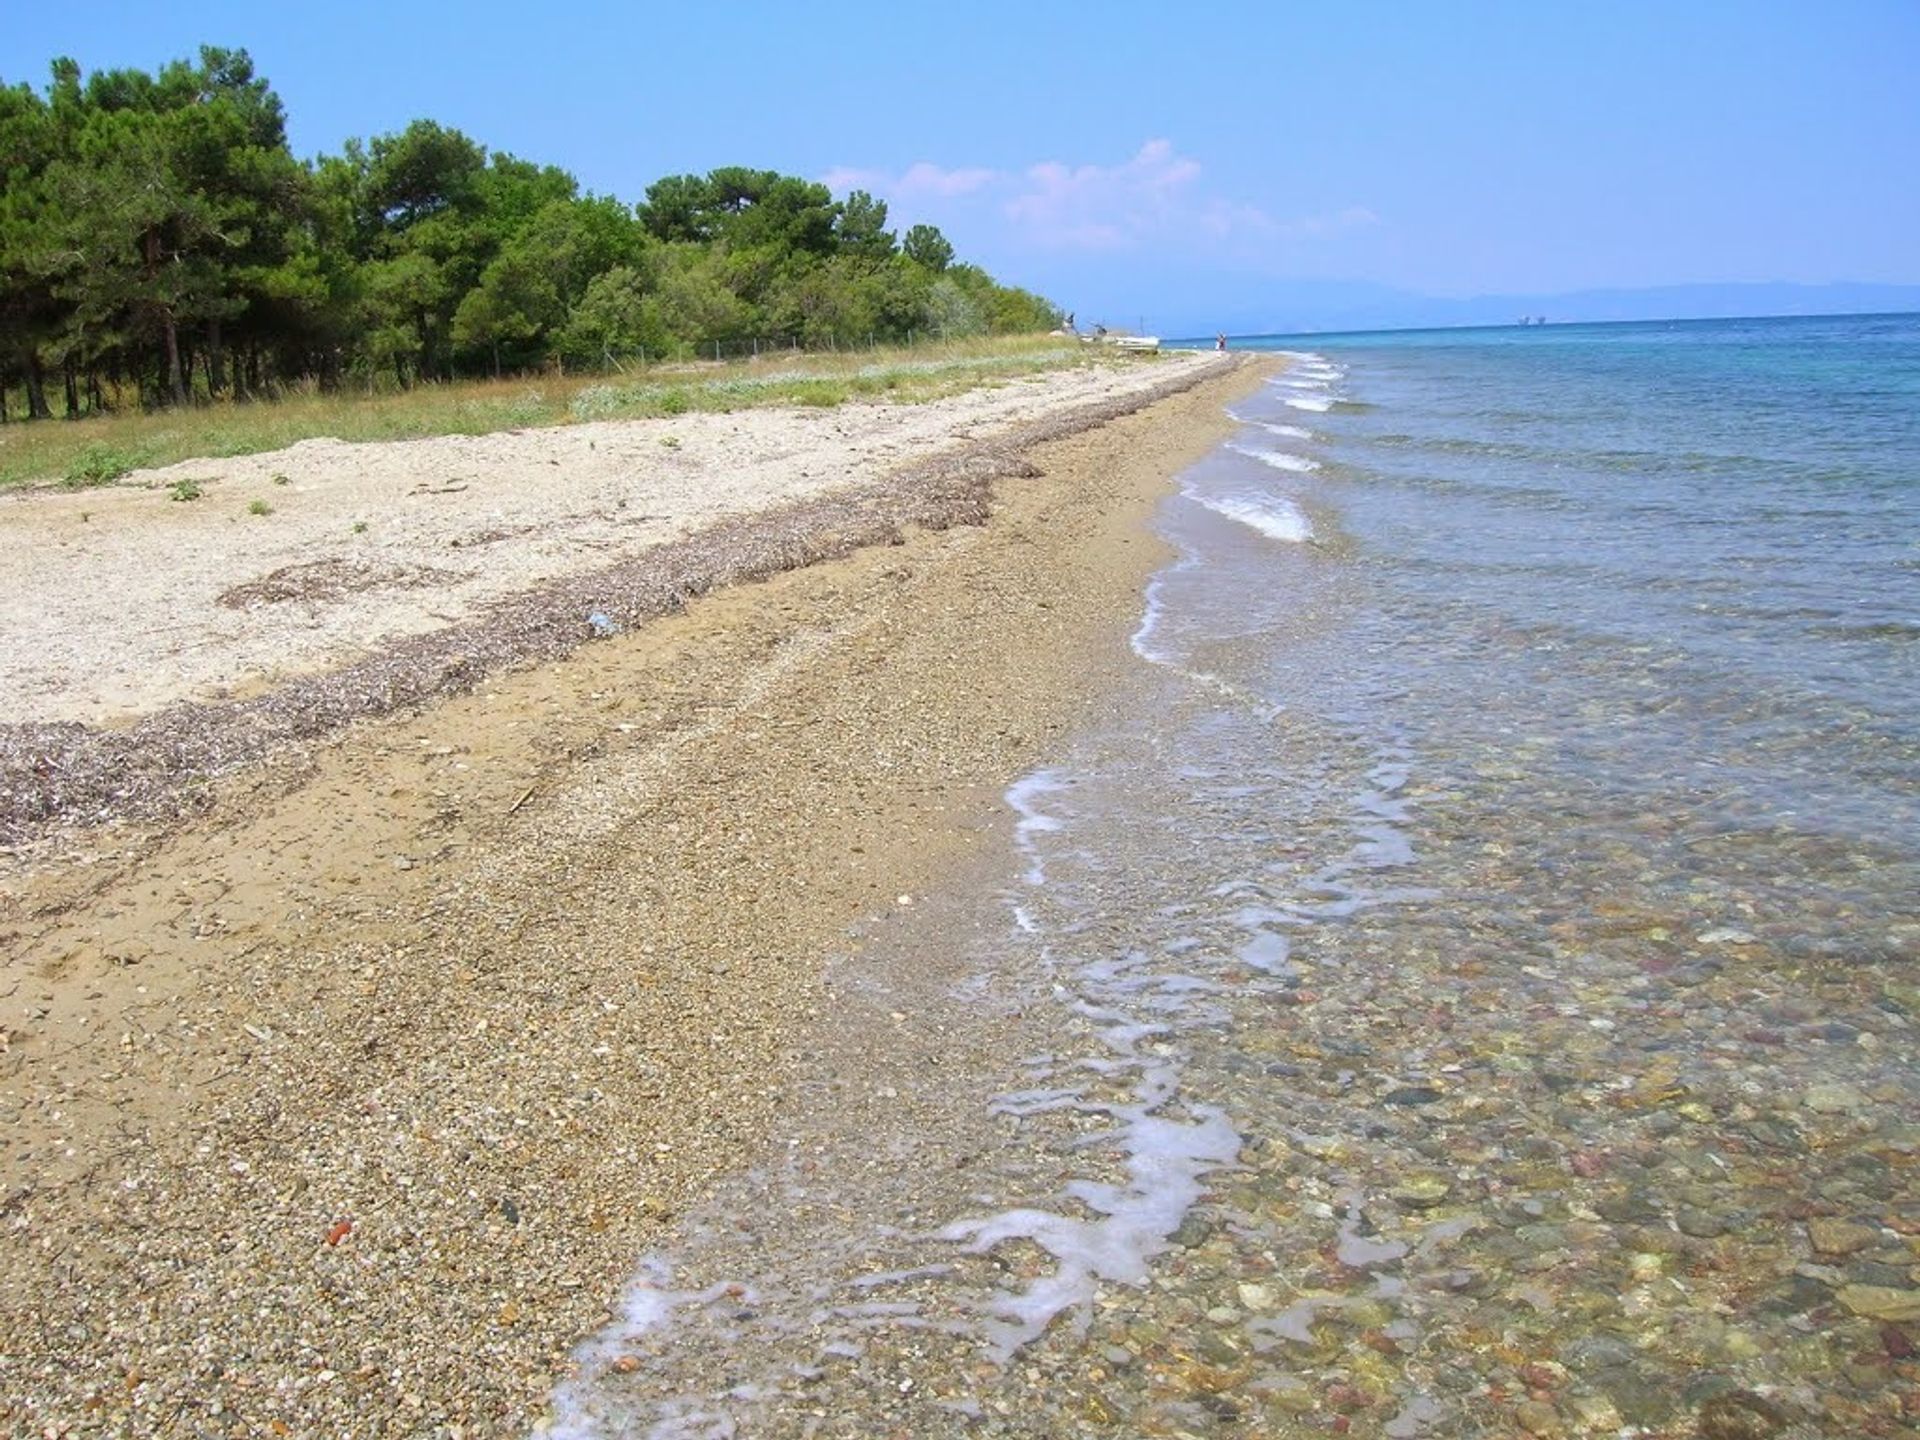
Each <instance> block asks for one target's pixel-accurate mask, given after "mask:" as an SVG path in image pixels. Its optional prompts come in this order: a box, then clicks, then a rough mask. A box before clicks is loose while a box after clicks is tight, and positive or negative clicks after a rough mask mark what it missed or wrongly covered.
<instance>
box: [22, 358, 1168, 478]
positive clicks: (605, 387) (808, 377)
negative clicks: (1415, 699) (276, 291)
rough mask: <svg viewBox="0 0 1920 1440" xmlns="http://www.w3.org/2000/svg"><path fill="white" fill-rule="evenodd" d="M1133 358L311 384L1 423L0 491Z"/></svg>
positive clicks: (791, 362) (897, 398) (910, 392)
mask: <svg viewBox="0 0 1920 1440" xmlns="http://www.w3.org/2000/svg"><path fill="white" fill-rule="evenodd" d="M1139 358H1140V357H1137V356H1126V355H1121V354H1118V353H1117V352H1115V351H1113V350H1111V349H1108V348H1106V347H1099V346H1089V345H1081V344H1078V343H1076V342H1075V341H1073V340H1070V339H1062V338H1059V337H1045V336H1031V337H1025V336H1023V337H1010V338H996V339H979V340H966V341H954V342H951V343H947V344H932V345H929V344H921V345H916V346H914V347H913V348H911V349H907V348H904V347H902V348H898V349H878V350H868V351H859V352H844V353H841V354H837V355H822V354H793V353H790V352H775V353H772V354H770V355H767V356H763V357H761V358H759V359H753V360H740V361H727V362H721V363H714V362H696V363H688V364H678V365H653V366H648V367H646V368H645V369H644V370H640V369H635V370H633V371H631V372H629V373H624V374H619V373H616V374H597V375H577V376H576V375H557V374H556V375H539V376H533V377H522V378H518V379H511V380H473V381H454V382H448V383H444V384H428V385H419V386H415V387H414V388H413V389H410V390H404V391H403V390H392V391H372V392H369V391H367V390H365V389H342V390H334V391H324V392H323V391H321V390H320V389H319V388H318V387H314V388H312V389H307V390H301V391H296V392H295V393H292V394H290V395H287V396H285V397H284V398H280V399H275V400H268V401H221V402H216V403H213V404H203V405H196V406H192V407H190V408H185V409H177V410H162V411H152V412H139V411H127V412H123V413H118V414H111V415H102V416H96V417H88V418H86V419H82V420H78V421H73V422H68V421H64V420H41V421H34V422H31V423H15V424H9V425H4V426H0V489H8V488H16V487H21V486H29V485H61V486H67V487H73V488H80V487H84V486H89V485H106V484H111V483H113V482H114V481H115V480H117V479H119V478H120V477H121V476H123V475H126V474H127V473H129V472H130V471H133V470H140V469H148V468H151V467H154V466H159V465H170V464H173V463H175V462H176V461H180V460H188V459H196V458H220V457H224V456H231V455H252V454H258V453H260V452H262V451H266V450H278V449H280V448H282V447H284V446H287V445H291V444H294V443H295V442H296V441H300V440H308V439H313V438H315V437H320V436H326V437H330V438H333V439H338V440H414V439H420V438H423V437H426V436H432V435H484V434H490V433H492V432H495V431H501V430H521V429H532V428H536V427H540V426H547V425H568V424H576V423H579V422H582V421H591V420H622V419H644V418H652V417H659V416H671V415H683V414H688V413H690V412H694V411H725V410H741V409H748V408H752V407H756V406H763V405H806V406H820V407H832V406H836V405H842V404H845V403H847V402H848V401H851V400H866V401H886V402H894V403H903V404H912V403H919V402H922V401H927V400H935V399H939V398H941V397H943V396H947V395H953V394H957V393H960V392H962V391H965V390H971V389H975V388H978V387H979V386H982V385H989V384H995V383H1001V382H1004V381H1005V380H1007V379H1010V378H1015V377H1018V376H1022V375H1032V374H1038V373H1041V372H1044V371H1050V370H1061V369H1068V368H1072V367H1075V366H1083V365H1112V364H1128V363H1139Z"/></svg>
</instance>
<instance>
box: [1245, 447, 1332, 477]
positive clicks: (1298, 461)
mask: <svg viewBox="0 0 1920 1440" xmlns="http://www.w3.org/2000/svg"><path fill="white" fill-rule="evenodd" d="M1227 448H1228V449H1229V450H1231V451H1233V453H1234V454H1236V455H1244V456H1246V457H1247V458H1248V459H1249V460H1258V461H1259V462H1260V463H1261V464H1262V465H1267V466H1270V467H1272V468H1273V469H1275V470H1290V471H1292V472H1293V473H1294V474H1296V475H1310V474H1312V473H1313V472H1314V471H1315V470H1318V469H1319V468H1320V462H1319V461H1318V460H1309V459H1308V458H1307V457H1306V456H1305V455H1289V454H1287V452H1286V451H1284V450H1262V449H1261V448H1260V447H1259V446H1257V445H1229V446H1228V447H1227Z"/></svg>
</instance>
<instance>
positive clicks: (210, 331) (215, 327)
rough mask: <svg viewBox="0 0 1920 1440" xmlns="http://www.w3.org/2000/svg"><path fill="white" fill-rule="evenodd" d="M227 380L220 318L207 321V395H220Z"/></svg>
mask: <svg viewBox="0 0 1920 1440" xmlns="http://www.w3.org/2000/svg"><path fill="white" fill-rule="evenodd" d="M226 379H227V352H226V350H225V349H224V348H223V347H222V346H221V343H220V320H219V317H218V316H215V317H214V318H213V319H211V320H209V321H207V394H208V395H210V396H213V395H218V394H219V393H220V391H221V389H222V387H223V386H224V385H225V384H226Z"/></svg>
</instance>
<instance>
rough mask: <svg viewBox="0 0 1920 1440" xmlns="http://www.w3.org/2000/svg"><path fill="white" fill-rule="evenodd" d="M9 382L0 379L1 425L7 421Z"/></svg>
mask: <svg viewBox="0 0 1920 1440" xmlns="http://www.w3.org/2000/svg"><path fill="white" fill-rule="evenodd" d="M7 418H8V417H7V382H6V381H5V380H0V425H4V424H6V423H7Z"/></svg>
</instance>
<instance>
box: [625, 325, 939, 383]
mask: <svg viewBox="0 0 1920 1440" xmlns="http://www.w3.org/2000/svg"><path fill="white" fill-rule="evenodd" d="M943 338H944V337H942V336H940V335H938V334H936V333H934V332H930V331H926V330H909V331H908V332H907V333H906V336H905V337H904V338H902V337H899V336H891V335H881V334H880V333H879V332H877V331H869V332H867V333H865V334H842V333H838V332H834V331H829V332H827V333H826V334H825V335H814V336H811V337H805V338H803V337H801V336H799V335H729V336H724V337H717V338H713V339H706V340H696V341H688V342H682V343H680V344H676V345H672V346H669V347H667V348H665V349H660V350H646V349H636V350H632V351H614V350H606V351H603V352H602V354H601V361H602V363H603V365H604V367H605V368H606V369H607V370H610V371H615V372H618V373H622V374H624V373H626V372H627V371H629V370H632V369H636V368H637V369H645V368H646V367H648V366H649V365H665V364H673V365H682V364H686V363H687V362H689V361H695V360H711V361H713V362H714V363H715V364H720V363H724V362H726V361H730V360H732V361H738V360H761V359H769V358H773V357H776V356H793V355H855V354H860V353H862V352H865V351H868V350H882V349H885V350H897V349H902V348H905V349H909V350H911V349H913V348H915V347H916V346H919V345H924V344H930V343H938V342H939V341H940V340H942V339H943Z"/></svg>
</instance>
